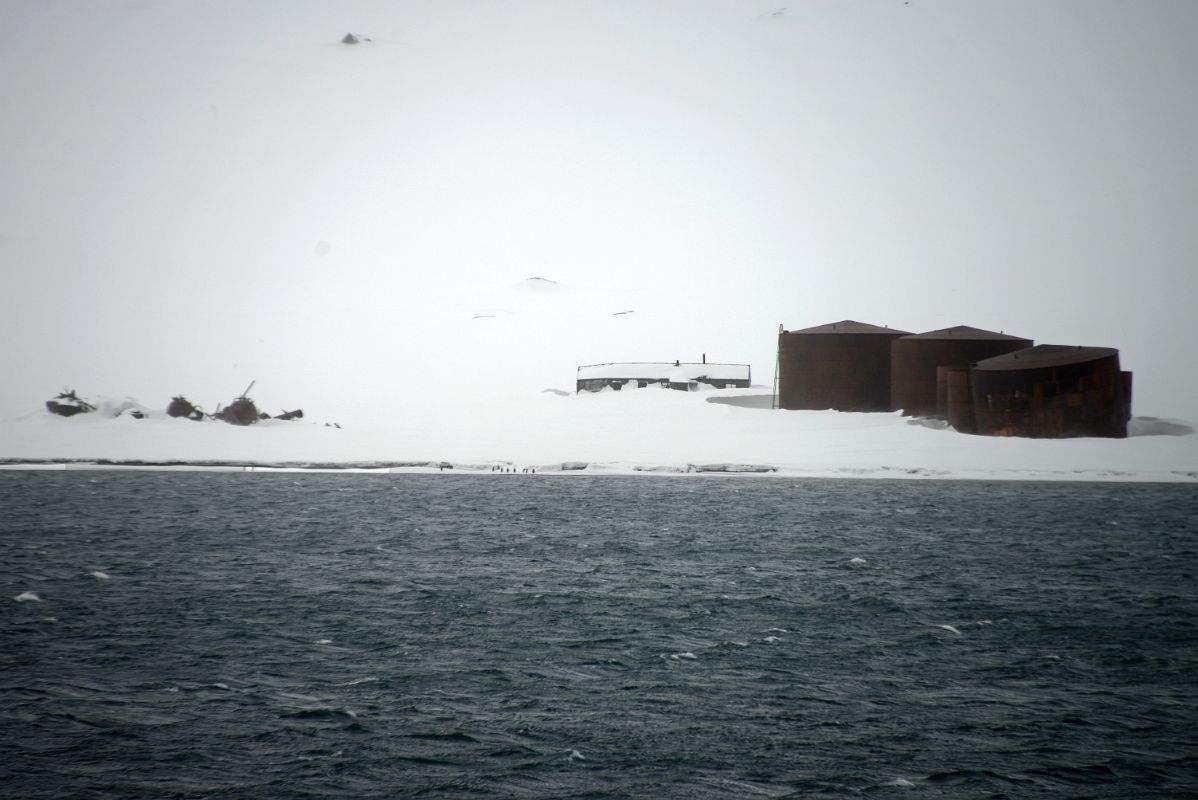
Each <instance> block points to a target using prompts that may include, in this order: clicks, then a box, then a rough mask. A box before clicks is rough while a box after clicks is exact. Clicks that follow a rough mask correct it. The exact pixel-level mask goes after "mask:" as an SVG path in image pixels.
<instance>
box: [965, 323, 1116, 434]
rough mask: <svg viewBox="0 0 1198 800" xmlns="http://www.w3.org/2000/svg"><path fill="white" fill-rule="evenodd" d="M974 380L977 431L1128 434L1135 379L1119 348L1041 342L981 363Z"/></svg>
mask: <svg viewBox="0 0 1198 800" xmlns="http://www.w3.org/2000/svg"><path fill="white" fill-rule="evenodd" d="M970 381H971V384H972V387H971V393H972V395H973V412H974V422H975V424H976V426H977V433H980V434H986V435H990V436H1030V437H1036V438H1064V437H1073V436H1105V437H1111V438H1123V437H1125V436H1127V420H1128V418H1129V417H1130V415H1131V398H1130V397H1129V394H1128V387H1129V385H1130V380H1129V378H1127V377H1124V373H1123V372H1121V371H1120V369H1119V351H1118V350H1116V349H1114V348H1113V347H1080V346H1077V347H1075V346H1071V345H1057V344H1042V345H1037V346H1036V347H1032V348H1029V349H1027V350H1021V351H1019V352H1016V353H1008V354H1007V355H1002V356H997V357H995V358H988V359H986V360H984V361H979V362H978V363H976V364H974V365H973V368H972V369H971V370H970Z"/></svg>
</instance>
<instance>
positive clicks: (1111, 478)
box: [0, 458, 1198, 484]
mask: <svg viewBox="0 0 1198 800" xmlns="http://www.w3.org/2000/svg"><path fill="white" fill-rule="evenodd" d="M505 468H506V471H505ZM22 469H25V470H28V471H31V472H33V471H39V472H40V471H50V470H77V471H85V470H106V469H109V470H130V471H132V470H146V471H154V470H159V471H180V472H185V471H196V472H201V471H213V472H314V473H315V472H324V473H329V472H334V473H335V472H342V473H375V474H405V473H406V474H413V473H415V474H441V475H455V474H456V475H475V476H480V475H531V476H552V477H570V476H577V477H619V476H624V477H629V476H633V477H636V476H645V477H662V478H670V477H745V478H751V477H776V478H792V479H803V480H808V479H832V480H839V479H848V480H948V481H957V480H963V481H996V482H1024V483H1168V484H1198V470H1168V471H1165V472H1158V473H1137V472H1127V471H1116V470H1105V471H1095V472H1087V471H1082V470H1070V471H1046V472H1043V473H1036V472H1035V471H1032V472H1031V473H1030V474H1029V472H1026V471H1020V472H1007V473H1003V472H982V473H979V474H967V473H966V474H962V473H952V472H948V471H946V470H936V469H923V468H910V467H890V466H885V465H879V466H877V467H845V468H840V469H833V470H827V469H823V470H806V469H803V468H802V467H792V468H786V469H783V468H781V467H778V466H774V465H768V464H737V463H714V464H680V465H665V464H625V463H612V462H587V461H564V462H553V463H549V464H522V463H518V462H512V461H492V462H485V463H464V462H463V463H453V462H448V461H427V460H419V461H251V460H243V459H198V460H182V459H166V460H154V459H108V458H0V471H20V470H22ZM409 471H411V472H409Z"/></svg>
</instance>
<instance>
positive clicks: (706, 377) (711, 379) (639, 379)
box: [575, 359, 753, 392]
mask: <svg viewBox="0 0 1198 800" xmlns="http://www.w3.org/2000/svg"><path fill="white" fill-rule="evenodd" d="M752 377H753V375H752V369H751V368H750V366H749V365H748V364H709V363H707V361H706V359H705V360H704V361H702V362H700V363H692V362H686V361H673V362H669V361H666V362H658V361H623V362H612V363H608V364H587V365H585V366H581V367H579V368H578V375H577V379H576V382H575V390H576V391H579V392H598V391H600V390H601V389H615V390H617V391H619V390H621V389H623V388H624V387H625V386H629V387H632V388H644V387H646V386H666V387H668V388H670V389H678V390H680V391H692V390H695V389H698V388H700V386H701V385H707V386H711V387H713V388H716V389H726V388H730V387H738V388H748V386H749V384H750V382H751V381H752Z"/></svg>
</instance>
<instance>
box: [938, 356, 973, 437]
mask: <svg viewBox="0 0 1198 800" xmlns="http://www.w3.org/2000/svg"><path fill="white" fill-rule="evenodd" d="M936 384H937V387H938V388H939V387H943V389H944V406H943V412H942V413H943V416H941V419H943V420H945V421H947V422H948V424H949V425H951V426H952V427H953V429H954V430H956V431H957V432H958V433H973V432H974V422H973V395H972V393H971V392H970V390H969V386H970V382H969V367H937V368H936Z"/></svg>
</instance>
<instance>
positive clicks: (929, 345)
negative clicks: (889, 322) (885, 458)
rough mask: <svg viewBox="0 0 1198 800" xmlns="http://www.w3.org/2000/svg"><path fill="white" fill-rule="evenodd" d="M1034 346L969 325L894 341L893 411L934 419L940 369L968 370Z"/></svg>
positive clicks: (892, 347) (1016, 338)
mask: <svg viewBox="0 0 1198 800" xmlns="http://www.w3.org/2000/svg"><path fill="white" fill-rule="evenodd" d="M1031 346H1032V340H1031V339H1023V338H1020V337H1018V336H1009V335H1007V334H1004V333H995V332H994V331H985V330H981V329H980V328H971V327H969V326H967V325H957V326H955V327H952V328H942V329H940V330H935V331H928V332H927V333H919V334H915V335H912V336H902V337H900V338H898V339H895V340H894V343H893V345H892V346H891V359H890V407H891V408H892V409H895V410H897V409H902V411H903V414H905V415H906V416H909V417H930V416H935V415H936V413H937V411H936V368H937V367H968V366H969V365H970V364H972V363H974V362H975V361H981V360H983V359H987V358H992V357H994V356H1000V355H1003V354H1004V353H1010V352H1014V351H1016V350H1023V349H1025V348H1028V347H1031Z"/></svg>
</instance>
